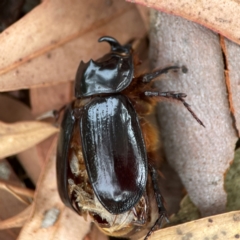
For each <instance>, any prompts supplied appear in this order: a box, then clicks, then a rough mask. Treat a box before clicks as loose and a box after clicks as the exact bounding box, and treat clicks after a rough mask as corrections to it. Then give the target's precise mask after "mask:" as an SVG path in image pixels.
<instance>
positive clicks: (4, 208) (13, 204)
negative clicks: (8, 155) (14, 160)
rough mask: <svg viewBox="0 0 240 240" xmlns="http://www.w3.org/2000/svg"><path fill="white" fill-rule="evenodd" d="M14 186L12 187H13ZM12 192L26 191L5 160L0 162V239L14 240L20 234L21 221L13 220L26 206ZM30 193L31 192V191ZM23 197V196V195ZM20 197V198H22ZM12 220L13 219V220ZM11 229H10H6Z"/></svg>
mask: <svg viewBox="0 0 240 240" xmlns="http://www.w3.org/2000/svg"><path fill="white" fill-rule="evenodd" d="M13 184H14V185H13ZM11 187H13V188H14V189H13V191H14V190H16V192H18V190H20V192H21V193H25V192H26V191H28V189H26V188H24V187H23V184H22V182H21V181H20V180H19V179H18V177H17V176H16V174H15V173H14V171H13V169H12V168H11V166H10V164H9V163H8V162H7V161H6V160H1V162H0V229H1V230H0V239H3V240H15V239H16V238H17V236H18V234H19V232H20V228H19V227H20V226H21V225H22V224H20V222H21V220H20V219H19V218H21V217H19V218H14V217H15V215H16V214H18V213H20V214H21V212H22V211H24V210H25V208H26V207H27V205H26V204H24V203H23V202H21V201H19V199H18V198H16V197H15V194H13V193H12V190H11ZM31 192H32V191H31ZM23 195H24V194H23ZM23 195H22V196H23ZM13 218H14V219H13ZM21 219H22V218H21ZM8 228H11V229H8Z"/></svg>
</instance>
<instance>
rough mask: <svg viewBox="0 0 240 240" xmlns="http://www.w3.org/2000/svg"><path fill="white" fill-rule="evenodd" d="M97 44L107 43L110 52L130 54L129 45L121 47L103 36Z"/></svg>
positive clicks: (114, 40) (115, 41)
mask: <svg viewBox="0 0 240 240" xmlns="http://www.w3.org/2000/svg"><path fill="white" fill-rule="evenodd" d="M98 42H108V43H109V44H110V46H111V50H112V52H119V53H126V54H129V53H130V49H131V47H130V45H126V46H122V45H121V44H120V43H119V42H118V41H117V40H116V39H115V38H113V37H109V36H104V37H101V38H99V39H98Z"/></svg>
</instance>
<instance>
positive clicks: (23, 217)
mask: <svg viewBox="0 0 240 240" xmlns="http://www.w3.org/2000/svg"><path fill="white" fill-rule="evenodd" d="M6 207H10V208H11V207H12V206H11V205H10V202H9V205H8V206H6ZM31 212H32V205H30V206H28V207H26V208H25V209H24V210H23V211H22V212H20V213H18V214H16V215H15V216H13V217H11V218H8V219H6V220H3V221H0V230H4V229H9V228H17V227H22V226H23V225H24V224H25V223H26V221H27V220H28V218H29V215H30V214H31ZM0 236H1V232H0ZM15 239H16V238H15Z"/></svg>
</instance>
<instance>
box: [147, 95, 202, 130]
mask: <svg viewBox="0 0 240 240" xmlns="http://www.w3.org/2000/svg"><path fill="white" fill-rule="evenodd" d="M144 94H145V96H147V97H163V98H169V99H173V100H177V101H180V102H182V103H183V105H184V107H186V108H187V110H188V111H189V112H190V113H191V115H192V116H193V118H194V119H195V120H196V121H197V122H198V123H199V124H200V125H201V126H203V127H205V125H204V124H203V122H202V121H201V120H200V119H199V118H198V117H197V115H196V114H195V112H194V111H193V110H192V109H191V108H190V104H188V103H187V102H185V101H184V99H183V98H185V97H187V95H186V94H185V93H177V92H174V91H169V92H158V91H146V92H144Z"/></svg>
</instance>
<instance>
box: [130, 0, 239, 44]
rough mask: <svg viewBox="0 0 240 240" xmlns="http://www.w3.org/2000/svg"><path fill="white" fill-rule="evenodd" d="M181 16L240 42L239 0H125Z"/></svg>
mask: <svg viewBox="0 0 240 240" xmlns="http://www.w3.org/2000/svg"><path fill="white" fill-rule="evenodd" d="M127 1H129V2H134V3H139V4H142V5H144V6H148V7H151V8H155V9H157V10H160V11H163V12H166V13H170V14H174V15H177V16H181V17H183V18H186V19H188V20H191V21H194V22H196V23H199V24H201V25H203V26H205V27H207V28H210V29H212V30H213V31H215V32H218V33H220V34H221V35H223V36H225V37H227V38H228V39H230V40H232V41H234V42H236V43H240V28H239V26H240V19H239V15H240V2H239V1H235V0H227V1H226V0H218V1H207V0H202V1H189V0H173V1H171V2H169V1H167V0H165V1H162V0H127Z"/></svg>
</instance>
